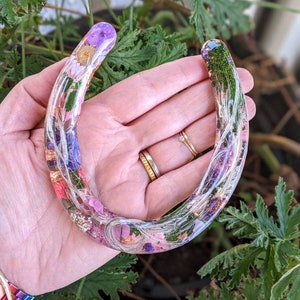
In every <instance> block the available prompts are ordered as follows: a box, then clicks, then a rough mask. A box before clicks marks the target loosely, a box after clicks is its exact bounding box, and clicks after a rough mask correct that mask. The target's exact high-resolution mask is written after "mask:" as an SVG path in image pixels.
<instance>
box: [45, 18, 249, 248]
mask: <svg viewBox="0 0 300 300" xmlns="http://www.w3.org/2000/svg"><path fill="white" fill-rule="evenodd" d="M115 42H116V32H115V30H114V28H113V27H112V26H111V25H110V24H108V23H98V24H96V25H94V26H93V27H92V28H91V29H90V31H89V32H88V33H87V34H86V36H85V37H84V38H83V39H82V41H81V42H80V43H79V45H78V46H77V47H76V49H75V50H74V52H73V53H72V55H71V56H70V58H69V59H68V61H67V62H66V64H65V66H64V68H63V69H62V71H61V73H60V74H59V76H58V78H57V80H56V83H55V85H54V88H53V91H52V94H51V97H50V100H49V105H48V109H47V116H46V121H45V154H46V160H47V165H48V168H49V170H50V178H51V181H52V184H53V187H54V189H55V192H56V194H57V196H58V197H59V198H61V199H62V203H63V205H64V207H65V209H66V210H67V212H68V213H69V215H70V217H71V218H72V220H73V221H74V223H75V224H76V225H77V226H78V227H79V228H80V229H81V230H82V231H84V232H85V233H86V234H88V235H89V236H90V237H91V238H93V239H94V240H96V241H98V242H99V243H102V244H104V245H106V246H108V247H111V248H114V249H117V250H120V251H124V252H128V253H154V252H162V251H167V250H171V249H174V248H176V247H179V246H182V245H184V244H185V243H187V242H189V241H190V240H192V239H193V238H194V237H195V236H197V235H198V234H199V233H200V232H202V231H203V230H204V229H205V228H206V227H207V226H208V225H209V224H210V223H211V222H212V221H213V220H214V219H215V218H216V216H217V215H218V214H219V213H220V212H221V211H222V209H223V208H224V206H225V205H226V203H227V202H228V200H229V198H230V197H231V195H232V193H233V191H234V189H235V188H236V185H237V183H238V181H239V179H240V176H241V172H242V169H243V166H244V162H245V157H246V153H247V148H248V131H249V129H248V117H247V112H246V105H245V97H244V95H243V92H242V89H241V86H240V82H239V79H238V75H237V71H236V68H235V66H234V63H233V61H232V58H231V56H230V54H229V51H228V49H227V48H226V46H225V44H224V43H223V42H221V41H219V40H209V41H207V42H206V43H205V45H204V46H203V48H202V56H203V59H204V60H205V61H206V63H207V68H208V72H209V77H210V79H211V82H212V86H213V90H214V93H215V102H216V111H217V135H216V141H215V146H214V152H213V155H212V158H211V161H210V164H209V167H208V169H207V171H206V173H205V175H204V177H203V179H202V181H201V182H200V183H199V186H198V187H197V189H196V190H195V191H194V192H193V193H192V194H191V195H190V197H189V198H188V199H187V200H185V201H184V202H183V203H182V204H181V205H180V206H179V207H178V208H177V209H176V210H174V211H172V212H171V213H168V214H167V215H165V216H163V217H161V218H160V219H158V220H153V221H142V220H137V219H127V218H124V217H121V216H117V215H115V214H113V213H112V212H110V211H108V210H107V209H106V208H104V207H103V205H102V203H101V202H100V200H99V199H97V198H96V197H95V196H94V195H93V194H92V193H91V190H90V188H89V187H88V184H87V181H86V179H85V177H84V172H83V170H82V167H81V162H80V151H79V146H78V140H77V132H76V125H77V121H78V118H79V116H80V109H81V104H82V102H83V100H84V96H85V93H86V90H87V87H88V85H89V82H90V80H91V78H92V76H93V74H94V72H95V70H96V69H97V68H98V67H99V65H100V64H101V62H102V61H103V60H104V58H105V56H106V55H107V54H108V53H109V51H110V50H111V48H112V47H113V46H114V44H115Z"/></svg>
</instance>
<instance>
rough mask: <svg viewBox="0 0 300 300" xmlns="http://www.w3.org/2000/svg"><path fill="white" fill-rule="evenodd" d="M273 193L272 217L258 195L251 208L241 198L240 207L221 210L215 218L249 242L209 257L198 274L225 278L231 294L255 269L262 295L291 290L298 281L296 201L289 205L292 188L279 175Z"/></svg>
mask: <svg viewBox="0 0 300 300" xmlns="http://www.w3.org/2000/svg"><path fill="white" fill-rule="evenodd" d="M275 193H276V195H275V206H276V215H275V216H274V217H273V216H271V215H270V213H269V210H268V208H267V207H266V205H265V203H264V200H263V199H262V197H261V196H259V195H258V196H257V199H256V207H255V211H254V212H251V211H250V210H249V209H248V208H247V206H246V205H245V204H244V203H243V202H241V204H240V209H237V208H235V207H228V208H226V209H225V210H224V213H223V214H222V215H221V216H220V218H219V221H220V222H222V223H226V224H227V225H226V228H227V229H230V230H231V231H232V233H233V235H234V236H236V237H237V238H239V239H243V240H249V243H244V244H239V245H237V246H235V247H233V248H232V249H229V250H227V251H225V252H223V253H221V254H219V255H217V256H216V257H214V258H213V259H211V260H210V261H209V262H208V263H207V264H205V265H204V266H203V267H202V268H201V269H200V270H199V271H198V273H199V274H200V275H201V276H202V277H204V276H207V275H210V276H211V277H212V278H217V279H218V280H225V282H226V285H227V287H229V288H231V289H233V290H232V293H233V294H234V293H235V288H237V287H238V288H239V289H240V288H241V286H243V285H245V282H246V281H247V280H250V279H251V276H250V274H251V271H252V272H256V273H258V276H257V278H258V279H259V281H258V282H259V283H258V289H259V291H260V294H261V295H262V297H263V298H262V299H270V297H271V291H272V293H273V295H276V297H277V296H278V295H282V293H283V289H284V290H286V293H289V294H290V295H292V294H293V293H295V289H296V286H298V285H296V283H299V279H297V280H296V277H297V276H298V274H299V270H298V267H299V261H300V249H299V248H298V246H297V245H296V242H297V241H298V242H299V235H300V234H299V225H300V205H298V204H295V205H293V192H292V191H286V186H285V183H284V182H283V180H282V178H280V179H279V181H278V185H277V186H276V188H275ZM275 217H276V219H275ZM295 265H296V266H297V267H294V266H295ZM291 270H292V271H291ZM274 297H275V296H274ZM199 299H201V298H199ZM222 299H223V298H222ZM224 299H226V298H224ZM234 299H239V298H234ZM247 299H248V298H247ZM274 299H281V298H274ZM284 299H286V298H284ZM290 299H295V298H290Z"/></svg>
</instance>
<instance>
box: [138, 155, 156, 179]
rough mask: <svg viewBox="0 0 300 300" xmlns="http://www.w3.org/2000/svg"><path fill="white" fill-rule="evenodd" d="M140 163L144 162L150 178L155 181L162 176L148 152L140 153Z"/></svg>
mask: <svg viewBox="0 0 300 300" xmlns="http://www.w3.org/2000/svg"><path fill="white" fill-rule="evenodd" d="M139 158H140V161H141V162H142V164H143V166H144V168H145V170H146V172H147V174H148V176H149V178H150V180H151V181H154V180H155V179H157V178H158V177H159V176H160V172H159V169H158V167H157V165H156V163H155V162H154V160H153V158H152V157H151V155H150V154H149V152H148V151H146V150H143V151H142V152H140V153H139Z"/></svg>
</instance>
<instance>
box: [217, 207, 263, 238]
mask: <svg viewBox="0 0 300 300" xmlns="http://www.w3.org/2000/svg"><path fill="white" fill-rule="evenodd" d="M218 221H220V222H222V223H227V224H226V229H228V230H232V234H233V235H234V236H236V237H238V238H251V237H256V236H257V232H258V228H257V222H256V219H255V217H254V215H253V213H252V212H251V211H250V210H249V209H248V207H247V205H246V204H245V203H244V202H242V201H241V202H240V209H237V208H235V207H232V206H229V207H227V208H225V209H224V211H223V213H222V214H221V215H220V217H219V218H218Z"/></svg>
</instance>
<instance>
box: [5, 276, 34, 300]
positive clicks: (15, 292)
mask: <svg viewBox="0 0 300 300" xmlns="http://www.w3.org/2000/svg"><path fill="white" fill-rule="evenodd" d="M33 299H34V297H33V296H30V295H27V294H26V293H24V292H23V291H21V290H20V289H18V288H17V287H16V286H14V285H13V284H12V283H10V282H8V281H7V279H6V278H5V277H4V275H3V274H2V272H1V271H0V300H33Z"/></svg>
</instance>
